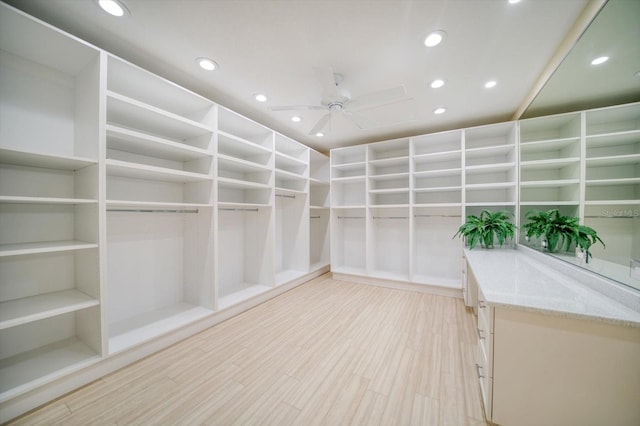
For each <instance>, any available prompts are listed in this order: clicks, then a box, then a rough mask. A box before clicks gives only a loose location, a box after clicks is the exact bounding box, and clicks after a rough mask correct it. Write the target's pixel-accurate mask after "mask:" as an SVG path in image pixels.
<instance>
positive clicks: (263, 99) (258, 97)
mask: <svg viewBox="0 0 640 426" xmlns="http://www.w3.org/2000/svg"><path fill="white" fill-rule="evenodd" d="M253 98H254V99H255V100H256V101H258V102H267V99H268V98H267V95H265V94H263V93H256V94H255V95H253Z"/></svg>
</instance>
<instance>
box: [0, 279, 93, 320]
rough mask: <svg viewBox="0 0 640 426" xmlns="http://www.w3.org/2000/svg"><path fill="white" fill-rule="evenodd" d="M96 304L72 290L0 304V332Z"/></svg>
mask: <svg viewBox="0 0 640 426" xmlns="http://www.w3.org/2000/svg"><path fill="white" fill-rule="evenodd" d="M98 304H99V301H98V300H96V299H94V298H93V297H91V296H89V295H87V294H85V293H82V292H81V291H78V290H74V289H71V290H62V291H54V292H51V293H43V294H38V295H36V296H30V297H24V298H21V299H14V300H8V301H4V302H0V330H3V329H5V328H9V327H15V326H17V325H21V324H26V323H29V322H33V321H38V320H41V319H45V318H50V317H53V316H56V315H61V314H66V313H68V312H74V311H79V310H81V309H85V308H89V307H91V306H97V305H98Z"/></svg>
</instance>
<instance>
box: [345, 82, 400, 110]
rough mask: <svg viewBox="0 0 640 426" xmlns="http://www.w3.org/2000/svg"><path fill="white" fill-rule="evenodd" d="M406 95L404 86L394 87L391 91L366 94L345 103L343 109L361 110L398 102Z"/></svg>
mask: <svg viewBox="0 0 640 426" xmlns="http://www.w3.org/2000/svg"><path fill="white" fill-rule="evenodd" d="M406 95H407V91H406V90H405V88H404V86H398V87H394V88H392V89H386V90H380V91H378V92H372V93H368V94H366V95H362V96H358V97H356V98H353V99H352V100H350V101H349V102H347V103H346V105H345V107H346V108H349V109H358V108H363V107H366V106H369V105H374V104H382V103H388V102H391V101H395V100H398V99H400V98H403V97H404V96H406Z"/></svg>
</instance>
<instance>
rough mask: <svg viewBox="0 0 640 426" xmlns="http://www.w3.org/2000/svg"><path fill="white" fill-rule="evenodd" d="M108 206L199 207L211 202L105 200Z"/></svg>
mask: <svg viewBox="0 0 640 426" xmlns="http://www.w3.org/2000/svg"><path fill="white" fill-rule="evenodd" d="M107 207H110V208H134V209H199V208H208V207H213V204H203V203H169V202H162V201H127V200H107Z"/></svg>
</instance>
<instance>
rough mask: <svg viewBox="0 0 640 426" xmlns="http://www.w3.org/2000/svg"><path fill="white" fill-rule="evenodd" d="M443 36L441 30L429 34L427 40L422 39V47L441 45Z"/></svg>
mask: <svg viewBox="0 0 640 426" xmlns="http://www.w3.org/2000/svg"><path fill="white" fill-rule="evenodd" d="M445 35H446V33H445V32H444V31H442V30H438V31H433V32H430V33H429V35H427V38H425V39H424V45H425V46H427V47H433V46H437V45H439V44H440V43H442V40H444V36H445Z"/></svg>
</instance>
